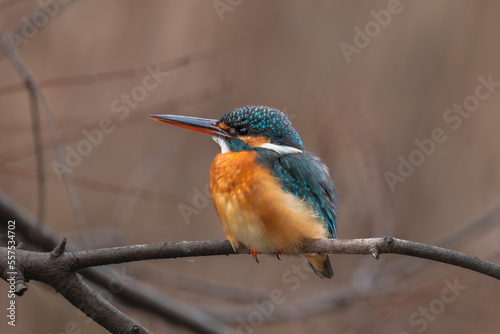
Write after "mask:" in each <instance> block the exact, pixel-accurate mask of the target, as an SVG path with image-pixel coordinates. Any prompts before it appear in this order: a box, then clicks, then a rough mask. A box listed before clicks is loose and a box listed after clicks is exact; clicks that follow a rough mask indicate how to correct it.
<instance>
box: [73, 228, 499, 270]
mask: <svg viewBox="0 0 500 334" xmlns="http://www.w3.org/2000/svg"><path fill="white" fill-rule="evenodd" d="M303 252H304V253H328V254H358V255H366V254H370V255H372V257H374V258H376V259H378V258H379V256H380V254H391V253H392V254H401V255H408V256H414V257H420V258H423V259H428V260H433V261H437V262H443V263H448V264H451V265H455V266H458V267H462V268H466V269H470V270H473V271H476V272H478V273H482V274H484V275H488V276H491V277H494V278H497V279H500V265H497V264H495V263H493V262H490V261H487V260H483V259H480V258H478V257H476V256H473V255H469V254H465V253H461V252H457V251H453V250H450V249H446V248H442V247H437V246H432V245H427V244H423V243H419V242H414V241H408V240H402V239H397V238H394V237H382V238H369V239H315V240H312V241H311V242H309V243H308V244H307V245H305V246H304V248H303ZM71 254H72V256H74V257H75V262H76V263H75V267H74V270H78V269H83V268H88V267H94V266H102V265H108V264H116V263H124V262H132V261H143V260H152V259H171V258H180V257H195V256H213V255H231V254H250V251H249V250H248V249H240V250H238V252H237V253H236V252H235V251H234V250H233V248H232V246H231V244H230V242H229V241H228V240H222V241H177V242H160V243H154V244H144V245H134V246H124V247H115V248H105V249H97V250H87V251H77V252H72V253H71ZM269 254H274V253H269Z"/></svg>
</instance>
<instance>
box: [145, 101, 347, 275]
mask: <svg viewBox="0 0 500 334" xmlns="http://www.w3.org/2000/svg"><path fill="white" fill-rule="evenodd" d="M149 117H150V118H152V119H154V120H156V121H159V122H162V123H166V124H169V125H174V126H177V127H181V128H184V129H189V130H193V131H196V132H200V133H204V134H208V135H210V136H211V137H212V138H213V139H214V140H215V141H216V142H217V143H218V144H219V146H220V148H221V152H220V153H219V154H217V155H216V157H215V159H214V161H213V163H212V166H211V168H210V174H209V176H210V193H211V196H212V200H213V203H214V206H215V209H216V212H217V215H218V216H219V219H220V221H221V223H222V228H223V230H224V232H225V233H226V237H227V239H228V240H229V241H230V243H231V245H232V247H233V249H234V250H235V251H236V250H237V249H238V248H240V247H241V246H245V247H247V248H249V249H250V252H251V254H252V256H253V258H254V259H255V260H256V261H257V262H259V260H258V257H257V254H258V253H274V252H276V256H277V257H278V259H281V258H280V255H282V254H283V253H285V254H300V253H301V248H302V246H303V245H304V244H306V243H307V242H308V241H310V240H312V239H318V238H329V239H332V238H335V236H336V233H337V217H338V213H339V208H338V196H337V193H336V191H335V186H334V184H333V181H332V179H331V177H330V173H329V169H328V167H327V166H326V165H325V163H323V162H322V161H321V159H320V158H319V157H317V156H316V155H314V154H313V153H311V152H308V151H306V150H305V149H304V145H303V143H302V139H301V138H300V136H299V134H298V132H297V131H296V130H295V129H294V128H293V126H292V123H291V121H290V120H289V118H288V116H287V115H286V114H285V113H283V112H281V111H279V110H278V109H274V108H270V107H265V106H246V107H241V108H237V109H233V110H231V111H229V112H227V113H225V114H224V115H223V116H222V117H221V118H220V119H219V120H216V119H206V118H198V117H190V116H182V115H164V114H157V115H149ZM303 255H304V256H305V258H306V259H307V260H308V262H309V264H310V266H311V268H312V270H313V271H314V273H316V275H318V276H319V277H321V278H331V277H333V270H332V266H331V263H330V260H329V258H328V254H323V253H305V254H303Z"/></svg>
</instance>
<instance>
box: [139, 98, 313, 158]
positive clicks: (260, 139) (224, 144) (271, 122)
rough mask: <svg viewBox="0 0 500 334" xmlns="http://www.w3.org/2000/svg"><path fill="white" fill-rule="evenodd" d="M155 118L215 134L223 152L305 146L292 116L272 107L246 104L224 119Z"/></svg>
mask: <svg viewBox="0 0 500 334" xmlns="http://www.w3.org/2000/svg"><path fill="white" fill-rule="evenodd" d="M149 117H151V118H152V119H154V120H157V121H159V122H163V123H166V124H171V125H175V126H178V127H181V128H185V129H189V130H194V131H197V132H201V133H206V134H209V135H211V136H212V137H213V138H214V140H215V141H216V142H217V143H218V144H219V145H220V146H221V149H222V153H225V152H228V151H233V152H238V151H242V150H251V149H256V148H264V149H272V150H275V151H278V152H281V153H287V152H290V153H297V152H300V151H301V150H303V149H304V147H303V144H302V140H301V139H300V136H299V134H298V133H297V131H295V129H294V128H293V127H292V123H291V122H290V120H289V119H288V117H287V116H286V115H285V114H284V113H282V112H281V111H279V110H277V109H272V108H268V107H253V106H252V107H243V108H239V109H234V110H231V111H229V112H228V113H226V114H224V115H223V116H222V118H221V119H220V120H213V119H205V118H197V117H188V116H178V115H149Z"/></svg>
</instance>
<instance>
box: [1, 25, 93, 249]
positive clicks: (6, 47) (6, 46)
mask: <svg viewBox="0 0 500 334" xmlns="http://www.w3.org/2000/svg"><path fill="white" fill-rule="evenodd" d="M0 47H1V48H2V49H3V51H4V52H5V54H6V55H7V57H8V58H9V60H10V61H11V62H12V65H13V66H14V68H15V69H16V70H17V71H18V72H19V74H20V75H21V77H22V78H23V80H24V82H25V83H26V86H27V87H28V89H29V90H30V94H32V95H33V96H34V98H35V99H36V101H37V102H38V103H39V104H40V106H41V109H42V111H43V112H44V116H45V119H46V120H47V123H48V126H49V130H50V133H51V135H52V140H53V143H54V148H55V152H56V156H57V160H58V162H59V163H63V162H64V149H63V142H62V139H61V136H60V134H59V129H58V127H57V125H56V122H55V120H54V117H53V113H52V110H51V109H50V108H49V105H48V103H47V101H46V100H45V97H44V95H43V94H42V92H41V91H40V89H39V88H38V86H37V84H36V82H35V79H34V78H33V75H32V74H31V72H30V70H29V69H28V67H27V66H26V64H25V63H24V62H23V60H22V59H21V57H19V55H18V54H16V53H15V51H14V49H13V47H12V45H11V44H10V43H9V41H8V40H7V39H6V38H5V37H4V36H3V35H2V34H1V32H0ZM62 178H63V181H64V186H65V187H66V192H67V193H68V198H69V200H70V203H71V208H72V209H73V214H74V216H75V219H76V221H77V223H78V228H79V229H80V233H81V236H82V241H83V244H84V245H87V244H88V243H89V240H87V238H85V233H84V228H85V225H86V221H85V216H84V214H83V208H82V204H81V203H80V199H79V198H78V194H77V192H76V188H75V185H74V184H73V182H72V180H71V177H70V176H69V175H68V174H67V173H64V174H63V175H62ZM86 248H89V247H86Z"/></svg>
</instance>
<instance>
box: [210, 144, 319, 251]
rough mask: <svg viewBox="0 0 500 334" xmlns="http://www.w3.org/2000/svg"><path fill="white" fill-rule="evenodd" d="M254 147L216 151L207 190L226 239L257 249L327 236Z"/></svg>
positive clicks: (288, 247) (292, 246)
mask: <svg viewBox="0 0 500 334" xmlns="http://www.w3.org/2000/svg"><path fill="white" fill-rule="evenodd" d="M255 158H256V153H255V152H254V151H243V152H227V153H224V154H218V155H217V156H216V157H215V160H214V162H213V164H212V168H211V169H210V190H211V193H212V198H213V201H214V205H215V209H216V210H217V214H218V215H219V218H220V220H221V222H222V227H223V229H224V232H225V233H226V236H227V238H228V239H229V241H231V244H232V245H233V247H234V248H237V247H238V246H239V245H240V244H243V245H245V246H247V247H250V248H253V249H255V250H256V251H275V250H283V251H285V252H298V251H299V248H300V246H301V245H302V243H303V242H304V241H306V240H308V239H311V238H324V237H326V236H327V235H328V233H327V230H326V228H325V226H324V225H323V223H322V222H321V220H320V219H319V218H318V217H317V216H316V214H315V212H314V210H312V208H311V207H310V206H309V203H307V202H304V201H302V200H301V199H299V198H298V197H296V196H294V195H292V194H290V193H287V192H285V191H284V190H283V189H281V186H280V185H279V183H278V182H277V180H276V179H275V178H274V177H273V176H272V175H271V174H270V170H269V169H267V168H264V167H262V166H261V165H259V164H258V163H257V162H256V160H255Z"/></svg>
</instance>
